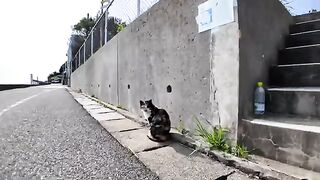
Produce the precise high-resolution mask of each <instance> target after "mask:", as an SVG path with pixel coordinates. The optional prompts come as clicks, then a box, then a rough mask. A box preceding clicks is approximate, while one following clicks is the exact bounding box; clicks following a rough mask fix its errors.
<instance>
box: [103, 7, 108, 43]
mask: <svg viewBox="0 0 320 180" xmlns="http://www.w3.org/2000/svg"><path fill="white" fill-rule="evenodd" d="M104 18H105V20H104V44H107V42H108V8H107V9H106V12H105V16H104Z"/></svg>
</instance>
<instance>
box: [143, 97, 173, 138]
mask: <svg viewBox="0 0 320 180" xmlns="http://www.w3.org/2000/svg"><path fill="white" fill-rule="evenodd" d="M140 109H141V111H142V112H143V115H144V117H145V119H146V120H147V121H148V122H149V124H150V134H151V136H148V138H149V139H150V140H152V141H166V140H168V139H169V138H170V133H169V132H170V128H171V122H170V118H169V114H168V113H167V111H166V110H164V109H158V108H157V107H156V106H155V105H153V104H152V100H151V99H150V100H149V101H140Z"/></svg>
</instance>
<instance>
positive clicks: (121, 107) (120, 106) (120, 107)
mask: <svg viewBox="0 0 320 180" xmlns="http://www.w3.org/2000/svg"><path fill="white" fill-rule="evenodd" d="M117 108H119V109H122V110H126V111H128V109H127V108H126V107H124V106H122V105H121V104H119V105H118V106H117Z"/></svg>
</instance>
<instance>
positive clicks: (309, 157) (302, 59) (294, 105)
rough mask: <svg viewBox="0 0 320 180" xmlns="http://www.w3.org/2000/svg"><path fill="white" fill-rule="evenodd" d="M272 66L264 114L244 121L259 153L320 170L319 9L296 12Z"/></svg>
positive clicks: (251, 146)
mask: <svg viewBox="0 0 320 180" xmlns="http://www.w3.org/2000/svg"><path fill="white" fill-rule="evenodd" d="M285 44H286V48H285V49H283V50H281V51H280V52H279V58H278V65H277V66H274V67H272V68H270V71H269V87H270V88H268V89H267V97H266V108H267V109H266V110H267V113H266V115H265V116H263V117H260V118H259V119H254V120H248V121H247V120H244V121H243V122H242V123H243V124H242V127H243V130H244V131H245V132H246V137H242V138H243V139H242V141H243V143H244V144H245V145H247V146H248V148H249V149H253V150H254V153H256V154H258V155H262V156H264V157H267V158H270V159H274V160H277V161H281V162H284V163H287V164H291V165H294V166H299V167H302V168H305V169H309V170H313V171H317V172H320V13H313V14H308V15H301V16H296V17H295V24H293V25H292V26H291V27H290V35H288V37H287V39H286V42H285Z"/></svg>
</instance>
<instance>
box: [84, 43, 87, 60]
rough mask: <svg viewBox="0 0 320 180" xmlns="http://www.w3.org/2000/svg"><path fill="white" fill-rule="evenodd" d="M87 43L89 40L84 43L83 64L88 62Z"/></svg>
mask: <svg viewBox="0 0 320 180" xmlns="http://www.w3.org/2000/svg"><path fill="white" fill-rule="evenodd" d="M86 43H87V40H86V41H85V42H84V43H83V64H84V62H86Z"/></svg>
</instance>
